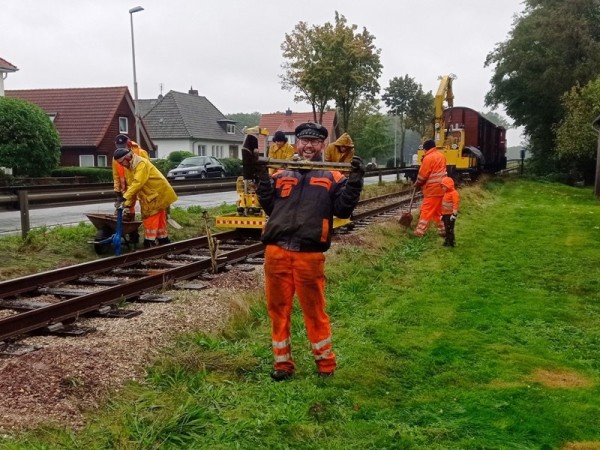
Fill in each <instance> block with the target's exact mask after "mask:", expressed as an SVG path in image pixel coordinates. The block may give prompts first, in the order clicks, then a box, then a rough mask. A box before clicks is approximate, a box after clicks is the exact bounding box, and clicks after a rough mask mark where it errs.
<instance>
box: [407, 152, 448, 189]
mask: <svg viewBox="0 0 600 450" xmlns="http://www.w3.org/2000/svg"><path fill="white" fill-rule="evenodd" d="M445 176H446V157H445V156H444V155H442V154H441V153H440V152H439V151H438V149H437V148H436V147H434V148H432V149H430V150H427V152H425V156H424V157H423V161H422V162H421V167H420V168H419V174H418V175H417V182H416V183H415V186H422V190H423V196H424V197H442V196H443V195H444V190H443V189H442V184H441V183H442V179H443V178H444V177H445Z"/></svg>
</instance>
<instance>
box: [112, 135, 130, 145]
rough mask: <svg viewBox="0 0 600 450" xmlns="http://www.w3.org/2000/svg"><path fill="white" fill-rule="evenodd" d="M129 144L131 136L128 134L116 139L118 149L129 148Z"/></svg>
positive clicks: (118, 136)
mask: <svg viewBox="0 0 600 450" xmlns="http://www.w3.org/2000/svg"><path fill="white" fill-rule="evenodd" d="M128 142H129V136H127V135H126V134H118V135H117V137H116V138H115V145H116V146H117V148H127V143H128Z"/></svg>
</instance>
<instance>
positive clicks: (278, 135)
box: [273, 131, 287, 142]
mask: <svg viewBox="0 0 600 450" xmlns="http://www.w3.org/2000/svg"><path fill="white" fill-rule="evenodd" d="M273 142H287V137H285V133H284V132H283V131H276V132H275V135H274V136H273Z"/></svg>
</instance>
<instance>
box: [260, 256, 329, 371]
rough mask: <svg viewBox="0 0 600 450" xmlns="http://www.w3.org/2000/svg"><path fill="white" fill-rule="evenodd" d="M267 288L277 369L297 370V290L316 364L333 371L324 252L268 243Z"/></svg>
mask: <svg viewBox="0 0 600 450" xmlns="http://www.w3.org/2000/svg"><path fill="white" fill-rule="evenodd" d="M265 290H266V295H267V309H268V311H269V317H270V318H271V337H272V341H273V356H274V358H275V364H274V368H275V370H284V371H286V372H294V370H295V365H294V360H293V358H292V341H291V314H292V305H293V300H294V293H296V295H297V296H298V301H299V302H300V307H301V308H302V315H303V317H304V325H305V326H306V332H307V334H308V339H309V341H310V344H311V347H312V352H313V356H314V358H315V362H316V364H317V368H318V370H319V372H333V371H334V370H335V354H334V353H333V351H332V344H331V325H330V323H329V316H328V315H327V313H326V312H325V255H324V254H323V253H321V252H292V251H289V250H285V249H283V248H281V247H278V246H277V245H267V246H266V249H265Z"/></svg>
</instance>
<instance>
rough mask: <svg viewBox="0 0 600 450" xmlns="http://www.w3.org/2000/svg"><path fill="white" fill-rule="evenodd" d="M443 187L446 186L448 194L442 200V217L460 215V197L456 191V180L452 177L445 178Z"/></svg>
mask: <svg viewBox="0 0 600 450" xmlns="http://www.w3.org/2000/svg"><path fill="white" fill-rule="evenodd" d="M442 185H443V186H446V193H445V194H444V198H443V200H442V215H444V214H458V204H459V202H460V195H459V194H458V191H457V190H456V189H454V180H453V179H452V178H450V177H444V178H443V179H442Z"/></svg>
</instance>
